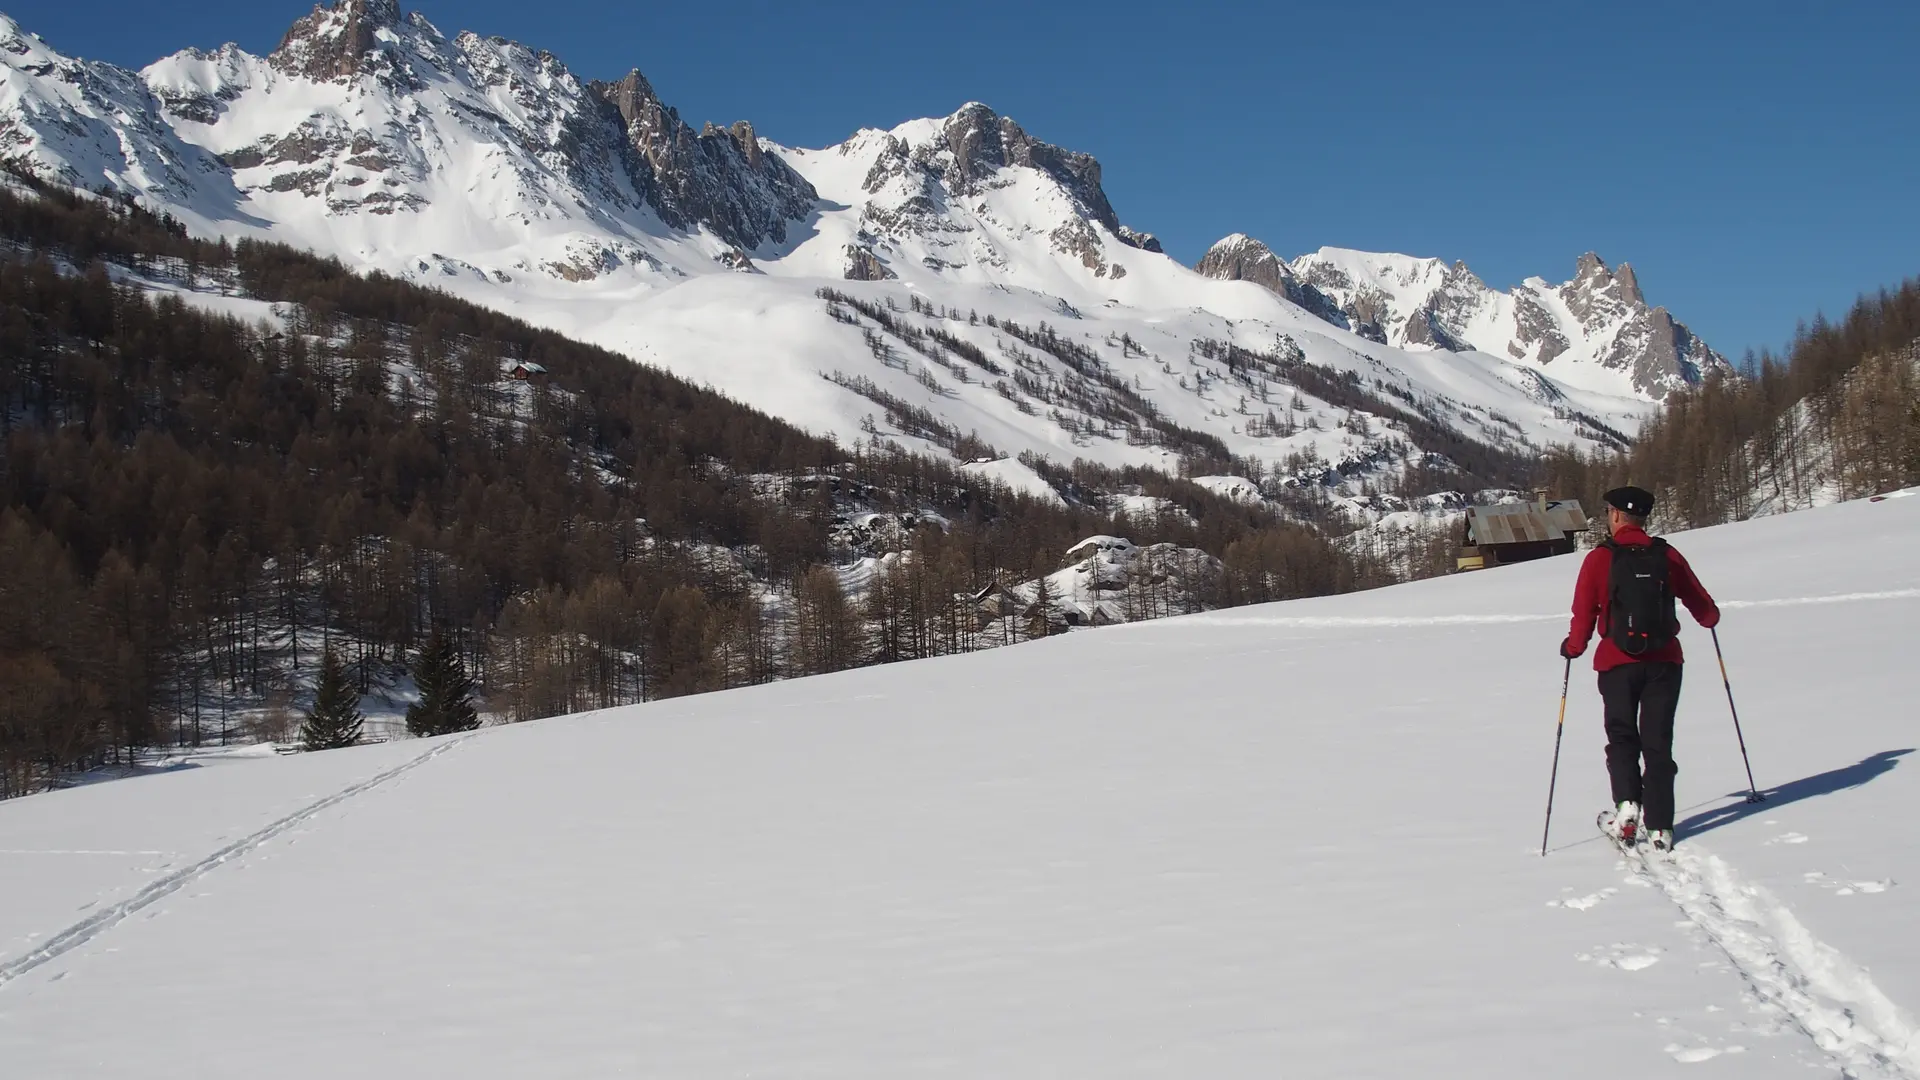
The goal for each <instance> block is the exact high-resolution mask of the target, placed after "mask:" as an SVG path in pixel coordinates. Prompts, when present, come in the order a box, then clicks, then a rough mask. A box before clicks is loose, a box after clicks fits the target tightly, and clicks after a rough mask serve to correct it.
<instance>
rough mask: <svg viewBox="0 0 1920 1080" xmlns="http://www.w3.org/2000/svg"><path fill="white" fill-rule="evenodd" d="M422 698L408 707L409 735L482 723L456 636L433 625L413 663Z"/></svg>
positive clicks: (469, 728)
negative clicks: (423, 646) (445, 632)
mask: <svg viewBox="0 0 1920 1080" xmlns="http://www.w3.org/2000/svg"><path fill="white" fill-rule="evenodd" d="M413 681H414V685H416V686H418V687H419V688H420V700H419V701H417V702H415V703H413V704H412V705H409V706H407V734H409V735H414V736H417V737H420V738H425V737H426V736H429V735H450V734H452V733H453V732H456V731H472V730H473V729H474V728H477V727H479V726H480V714H479V713H478V712H476V711H475V710H474V707H473V679H472V677H471V676H469V675H468V674H467V667H466V665H465V664H463V663H461V662H460V650H459V648H458V647H457V646H455V644H454V641H453V638H451V637H450V636H448V635H447V634H444V633H442V632H441V630H440V628H439V627H437V626H436V627H434V629H433V633H432V634H430V635H429V636H428V638H427V644H426V647H425V648H423V649H421V650H420V654H419V655H418V656H417V657H415V658H414V662H413Z"/></svg>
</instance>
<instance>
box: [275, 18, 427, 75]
mask: <svg viewBox="0 0 1920 1080" xmlns="http://www.w3.org/2000/svg"><path fill="white" fill-rule="evenodd" d="M399 24H400V3H399V0H335V2H334V3H332V4H330V5H329V4H323V5H319V6H317V7H315V8H314V9H313V11H312V13H311V14H308V15H306V16H304V17H302V18H301V19H300V20H299V21H297V22H295V23H294V24H293V26H292V27H290V28H288V30H287V36H286V37H284V38H282V39H281V41H280V47H279V48H277V49H275V50H274V51H273V55H272V56H271V57H269V60H271V62H272V63H273V66H274V67H276V68H279V69H280V70H281V71H284V72H286V73H288V74H290V75H304V76H306V77H307V78H310V79H343V78H352V77H353V76H355V75H358V74H360V72H361V71H362V70H364V68H365V64H366V58H367V54H368V53H371V52H373V51H374V50H375V49H376V48H378V47H379V39H378V38H377V37H375V36H374V35H375V33H376V31H379V30H385V29H392V28H393V27H395V26H398V25H399Z"/></svg>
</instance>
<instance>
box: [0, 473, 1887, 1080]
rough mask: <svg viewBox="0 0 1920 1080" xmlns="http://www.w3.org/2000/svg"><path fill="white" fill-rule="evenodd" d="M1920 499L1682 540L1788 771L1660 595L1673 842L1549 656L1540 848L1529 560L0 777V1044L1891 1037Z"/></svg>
mask: <svg viewBox="0 0 1920 1080" xmlns="http://www.w3.org/2000/svg"><path fill="white" fill-rule="evenodd" d="M1835 535H1845V536H1847V537H1848V538H1849V540H1848V557H1847V558H1845V559H1832V558H1819V559H1809V558H1796V557H1790V556H1792V555H1794V554H1797V553H1801V552H1805V551H1807V550H1809V549H1819V548H1821V547H1822V546H1823V545H1828V544H1830V541H1831V538H1832V537H1833V536H1835ZM1916 535H1920V498H1903V499H1895V500H1888V501H1885V502H1881V503H1865V502H1860V503H1852V504H1846V505H1841V506H1837V507H1832V508H1829V509H1824V510H1818V511H1809V512H1806V513H1802V514H1795V515H1790V516H1783V517H1777V518H1770V519H1765V520H1762V521H1757V522H1750V523H1746V524H1742V525H1735V526H1726V527H1722V528H1716V529H1710V530H1705V531H1701V532H1697V533H1692V534H1687V535H1684V536H1681V537H1679V538H1678V540H1677V542H1678V543H1679V544H1680V546H1682V547H1683V548H1684V550H1685V551H1686V552H1687V554H1688V555H1689V557H1690V558H1691V559H1692V560H1693V562H1694V564H1695V565H1696V567H1697V568H1698V569H1699V571H1700V573H1701V575H1702V577H1703V580H1704V581H1705V582H1706V584H1707V585H1708V586H1709V587H1710V588H1711V589H1713V590H1714V591H1715V592H1716V593H1717V594H1718V595H1719V597H1720V598H1721V599H1722V601H1723V603H1724V607H1725V609H1726V620H1725V623H1724V624H1723V627H1722V630H1721V638H1722V641H1723V642H1724V643H1725V645H1726V647H1727V650H1728V661H1729V667H1730V670H1731V673H1732V676H1733V679H1734V687H1735V690H1736V691H1737V692H1738V694H1739V700H1740V703H1741V705H1742V717H1743V720H1744V721H1745V724H1746V734H1747V741H1748V744H1749V746H1750V747H1751V749H1752V753H1753V760H1754V766H1755V769H1756V772H1757V773H1758V775H1759V778H1760V783H1761V785H1762V786H1763V787H1764V788H1767V789H1769V790H1770V791H1771V792H1772V799H1771V801H1770V802H1769V803H1767V804H1766V805H1764V806H1762V807H1760V808H1758V809H1749V808H1748V807H1746V806H1745V805H1744V804H1742V803H1741V802H1740V801H1739V799H1738V797H1737V794H1736V793H1737V792H1738V790H1739V789H1741V788H1743V787H1744V776H1743V774H1742V772H1741V767H1740V759H1739V756H1738V753H1737V752H1736V750H1735V747H1734V740H1733V733H1732V730H1731V725H1730V724H1729V723H1728V721H1727V714H1726V703H1725V701H1724V699H1723V698H1722V697H1721V693H1720V687H1719V686H1718V685H1716V682H1717V680H1716V679H1715V678H1714V674H1715V671H1714V669H1713V667H1712V666H1711V660H1710V657H1709V656H1708V655H1707V654H1708V648H1707V645H1706V640H1705V638H1704V636H1703V635H1701V634H1700V633H1699V631H1698V630H1697V629H1689V630H1688V631H1687V632H1686V633H1684V634H1683V640H1684V641H1685V642H1686V644H1687V646H1688V648H1689V649H1690V650H1691V652H1692V655H1693V664H1692V665H1691V672H1692V674H1691V676H1690V679H1689V687H1688V690H1687V693H1686V696H1685V698H1684V700H1683V703H1682V713H1681V721H1680V735H1679V744H1678V755H1679V759H1680V761H1681V762H1682V765H1683V771H1682V772H1681V774H1680V784H1681V792H1680V795H1681V797H1680V803H1681V805H1682V807H1683V810H1682V813H1681V817H1682V831H1683V839H1682V848H1681V852H1680V857H1679V859H1678V861H1677V862H1676V863H1675V864H1674V865H1673V866H1672V867H1670V868H1667V869H1665V870H1662V871H1661V872H1660V873H1659V875H1658V877H1657V878H1651V879H1650V878H1648V877H1645V876H1643V875H1641V874H1639V873H1636V872H1634V871H1633V870H1632V869H1631V868H1629V867H1627V866H1625V865H1624V864H1623V863H1622V862H1621V860H1620V858H1619V857H1618V856H1617V855H1616V854H1615V853H1614V852H1613V851H1612V850H1611V849H1610V848H1608V847H1607V846H1606V845H1604V844H1603V843H1601V842H1599V841H1598V840H1597V839H1596V838H1595V837H1594V835H1593V833H1592V826H1591V824H1590V823H1591V820H1592V817H1593V814H1594V812H1595V810H1596V809H1598V808H1599V806H1600V805H1601V804H1602V803H1603V802H1604V800H1605V798H1606V793H1605V786H1604V779H1603V775H1602V769H1601V759H1600V743H1601V734H1600V723H1599V716H1598V709H1597V702H1596V700H1595V695H1594V694H1593V691H1592V676H1591V673H1590V672H1587V671H1585V670H1581V671H1578V672H1576V673H1575V674H1576V678H1575V680H1574V697H1573V699H1572V702H1571V705H1570V707H1569V710H1568V717H1567V727H1566V746H1565V750H1564V754H1563V759H1562V764H1561V774H1560V786H1559V800H1560V801H1559V806H1558V811H1557V814H1556V818H1555V829H1554V833H1553V840H1552V843H1553V852H1552V854H1551V856H1550V857H1548V858H1544V859H1543V858H1541V857H1540V856H1539V854H1538V846H1537V845H1538V842H1539V835H1540V832H1539V830H1540V813H1541V810H1542V802H1543V800H1544V796H1545V794H1546V786H1547V785H1546V779H1547V777H1546V775H1545V774H1546V771H1547V765H1548V759H1549V754H1550V752H1551V748H1552V747H1551V743H1552V738H1553V731H1552V729H1553V718H1554V712H1555V708H1556V706H1557V704H1558V701H1557V694H1558V690H1559V677H1560V673H1561V671H1560V665H1559V662H1558V661H1557V659H1556V658H1555V657H1554V655H1553V648H1554V644H1555V642H1556V641H1557V640H1558V638H1559V636H1560V634H1561V633H1562V632H1563V624H1562V617H1561V615H1560V614H1559V612H1560V611H1561V609H1562V607H1563V605H1564V603H1565V600H1566V596H1567V594H1568V593H1569V591H1570V589H1571V584H1572V579H1573V576H1574V570H1575V564H1574V562H1573V560H1571V559H1567V558H1561V559H1553V560H1548V561H1545V562H1541V563H1534V564H1528V565H1524V566H1518V567H1511V568H1505V569H1501V570H1497V571H1492V572H1488V573H1482V574H1473V575H1466V576H1461V577H1453V578H1446V579H1440V580H1435V581H1428V582H1422V583H1419V584H1415V585H1409V586H1403V587H1399V588H1393V589H1384V590H1379V591H1376V592H1371V593H1365V594H1359V595H1353V596H1345V597H1330V598H1321V599H1315V600H1308V601H1301V602H1296V603H1291V604H1284V605H1272V606H1266V607H1259V608H1247V609H1238V610H1235V611H1233V612H1228V613H1219V614H1212V615H1203V616H1195V617H1191V618H1186V619H1169V620H1163V621H1159V622H1153V623H1146V624H1136V625H1131V626H1126V627H1118V628H1112V629H1106V630H1096V631H1089V632H1077V633H1073V634H1070V635H1067V636H1065V637H1061V638H1053V639H1048V640H1046V641H1043V642H1039V643H1035V644H1032V645H1026V646H1022V647H1019V648H1014V649H1002V650H995V651H992V652H987V653H977V654H972V655H968V656H961V657H953V658H948V659H942V660H935V661H928V662H920V663H913V664H902V665H895V666H890V667H883V668H869V669H865V670H861V671H855V672H848V673H845V674H842V675H836V676H829V677H823V678H813V679H803V680H796V681H793V682H787V683H780V684H776V685H772V686H767V687H761V688H756V689H751V690H744V691H734V692H729V693H723V694H712V695H706V696H701V697H697V698H690V699H681V700H676V701H670V702H662V703H655V704H650V705H645V706H640V707H635V708H629V709H621V710H614V711H609V712H604V713H590V714H584V715H580V716H575V717H567V718H559V719H555V720H550V721H542V722H537V723H532V724H526V725H521V726H517V727H511V728H504V729H490V730H486V731H483V732H480V733H477V734H475V735H473V736H471V737H465V738H455V739H451V740H443V741H433V742H401V743H394V744H388V745H384V746H379V747H372V748H367V749H362V750H347V751H337V752H331V753H326V754H314V755H306V756H301V757H297V758H293V759H284V760H268V761H262V762H258V763H253V764H245V765H242V764H235V765H231V766H226V767H222V768H208V769H202V770H196V771H188V772H183V773H174V774H170V775H166V776H160V777H154V778H150V779H143V780H138V781H130V782H126V783H121V784H113V785H105V786H102V787H96V788H87V789H79V790H74V791H67V792H60V793H55V794H51V795H44V796H35V797H32V798H27V799H21V800H16V801H13V802H9V803H5V804H0V851H4V854H0V894H3V895H5V896H7V897H8V898H9V899H8V903H6V904H5V905H0V1060H5V1061H6V1062H7V1063H8V1071H9V1074H10V1075H11V1074H14V1073H17V1074H18V1075H22V1076H76V1075H85V1076H90V1077H116V1076H126V1077H139V1078H141V1080H153V1078H159V1077H170V1076H183V1077H184V1076H194V1077H229V1076H231V1077H241V1076H248V1077H251V1076H259V1075H263V1074H271V1075H275V1076H284V1077H309V1076H311V1077H337V1076H340V1075H342V1074H356V1073H357V1074H362V1075H373V1076H401V1075H458V1076H468V1077H492V1076H501V1077H506V1076H525V1075H541V1076H561V1077H564V1076H603V1075H610V1074H632V1075H646V1076H677V1077H699V1076H714V1077H719V1076H745V1075H753V1076H770V1077H803V1076H805V1077H812V1076H820V1077H824V1076H834V1077H854V1076H875V1077H880V1076H886V1077H896V1076H901V1075H917V1076H982V1075H995V1076H1033V1077H1040V1076H1262V1077H1265V1076H1274V1075H1301V1076H1410V1075H1475V1076H1512V1077H1529V1078H1531V1077H1540V1076H1555V1077H1596V1078H1601V1077H1604V1078H1609V1080H1612V1078H1617V1077H1619V1076H1662V1075H1696V1074H1700V1075H1725V1076H1740V1077H1774V1076H1780V1077H1800V1076H1806V1075H1836V1074H1842V1073H1843V1071H1844V1074H1845V1075H1852V1076H1859V1077H1891V1078H1911V1077H1915V1076H1920V1042H1916V1041H1915V1036H1916V1033H1920V1026H1916V1021H1915V1012H1914V1009H1915V1008H1916V1007H1920V939H1916V937H1915V936H1914V935H1913V933H1912V926H1913V923H1914V900H1913V895H1912V890H1913V889H1914V888H1915V887H1916V883H1920V842H1917V841H1916V834H1915V832H1914V830H1913V828H1912V827H1911V823H1912V821H1913V820H1915V817H1916V815H1920V764H1917V763H1916V759H1915V758H1914V756H1913V753H1914V747H1915V730H1914V726H1913V723H1912V711H1911V709H1910V708H1909V707H1908V706H1907V702H1908V699H1909V698H1910V685H1909V683H1910V679H1909V678H1908V677H1907V673H1906V671H1905V669H1904V667H1903V666H1902V665H1903V664H1904V657H1905V651H1906V649H1907V647H1908V644H1909V643H1910V642H1911V641H1912V640H1913V636H1914V631H1915V629H1916V627H1920V555H1916V551H1920V545H1916V544H1915V543H1914V539H1915V537H1916ZM1387 673H1390V677H1383V675H1386V674H1387ZM507 792H511V793H512V794H511V797H510V798H502V797H501V796H502V794H503V793H507ZM1810 1070H1811V1071H1810Z"/></svg>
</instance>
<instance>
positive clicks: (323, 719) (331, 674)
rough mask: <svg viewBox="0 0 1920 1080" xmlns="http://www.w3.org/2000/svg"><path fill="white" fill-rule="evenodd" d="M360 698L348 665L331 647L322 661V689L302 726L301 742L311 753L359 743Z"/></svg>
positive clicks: (316, 693)
mask: <svg viewBox="0 0 1920 1080" xmlns="http://www.w3.org/2000/svg"><path fill="white" fill-rule="evenodd" d="M361 723H362V717H361V716H360V698H359V695H357V694H355V693H354V692H353V687H352V685H350V684H349V683H348V682H347V666H346V665H345V664H344V663H342V662H341V660H340V656H339V654H338V653H336V652H334V651H333V649H332V648H331V647H329V648H328V649H327V652H326V655H325V657H324V658H323V659H322V660H321V661H320V687H319V689H318V690H317V691H315V693H314V696H313V708H312V709H311V710H310V711H308V713H307V721H306V723H304V724H302V725H301V726H300V741H301V742H303V743H305V744H306V747H307V749H309V750H335V749H338V748H340V747H343V746H352V745H353V744H354V743H356V742H359V741H360V727H361Z"/></svg>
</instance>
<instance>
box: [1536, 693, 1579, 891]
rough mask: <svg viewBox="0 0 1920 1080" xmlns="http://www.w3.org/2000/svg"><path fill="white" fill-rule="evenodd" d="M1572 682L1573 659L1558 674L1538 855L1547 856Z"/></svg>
mask: <svg viewBox="0 0 1920 1080" xmlns="http://www.w3.org/2000/svg"><path fill="white" fill-rule="evenodd" d="M1572 682H1573V659H1572V658H1571V657H1569V658H1568V659H1567V670H1566V672H1565V673H1564V674H1562V675H1561V676H1560V719H1559V720H1557V721H1555V722H1554V725H1553V773H1552V774H1551V776H1550V777H1549V778H1548V780H1547V824H1546V827H1545V828H1542V829H1541V830H1540V857H1541V858H1543V859H1544V858H1546V857H1547V836H1548V834H1550V833H1552V832H1553V789H1554V788H1556V787H1558V786H1559V784H1560V736H1561V734H1562V733H1564V732H1565V731H1566V730H1567V686H1568V685H1569V684H1571V683H1572Z"/></svg>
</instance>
